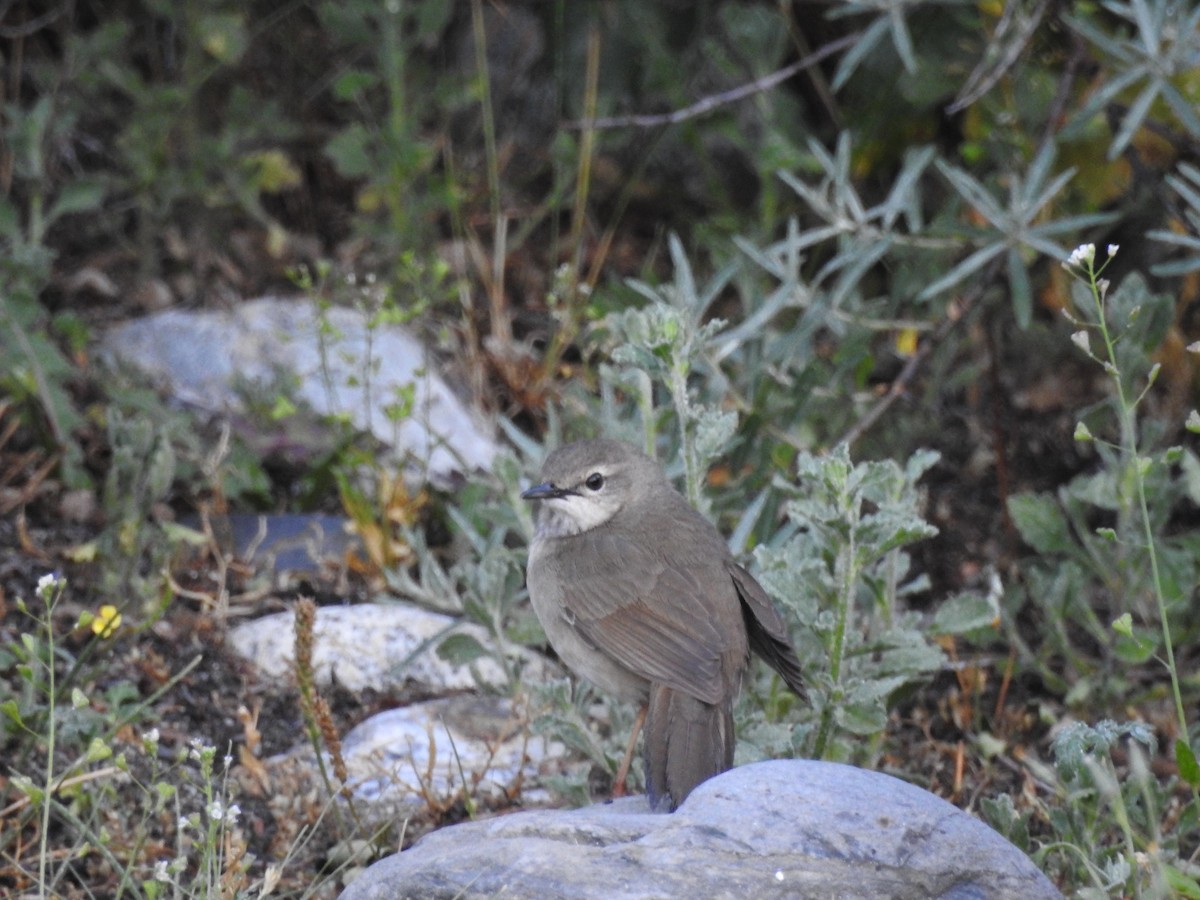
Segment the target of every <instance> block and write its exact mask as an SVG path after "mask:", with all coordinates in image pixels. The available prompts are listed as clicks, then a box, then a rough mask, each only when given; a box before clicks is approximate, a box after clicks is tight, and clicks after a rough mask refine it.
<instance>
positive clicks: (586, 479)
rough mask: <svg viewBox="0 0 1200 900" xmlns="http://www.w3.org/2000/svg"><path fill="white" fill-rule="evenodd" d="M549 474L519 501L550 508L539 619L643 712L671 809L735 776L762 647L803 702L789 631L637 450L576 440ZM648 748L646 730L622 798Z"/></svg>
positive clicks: (532, 581) (587, 675) (655, 793)
mask: <svg viewBox="0 0 1200 900" xmlns="http://www.w3.org/2000/svg"><path fill="white" fill-rule="evenodd" d="M539 477H540V481H539V483H538V484H536V485H534V486H533V487H530V488H529V489H528V490H526V491H524V492H523V493H522V494H521V496H522V498H524V499H525V500H530V501H537V502H538V504H539V507H540V508H539V509H538V511H537V524H536V528H535V531H534V538H533V541H532V542H531V545H530V551H529V561H528V566H527V569H526V583H527V586H528V589H529V597H530V601H531V603H532V606H533V609H534V612H535V613H536V615H537V617H538V620H539V621H540V622H541V624H542V629H543V631H545V633H546V638H547V640H548V641H549V643H550V646H551V647H552V648H553V649H554V651H555V653H556V654H557V655H558V657H559V658H560V659H561V660H562V661H563V662H564V663H565V664H566V666H567V667H568V668H569V669H570V670H571V671H572V672H574V673H575V675H577V676H579V677H581V678H583V679H585V680H587V681H589V682H591V683H592V684H593V685H595V686H596V687H597V688H599V689H600V690H601V691H603V692H605V693H607V694H611V695H613V696H615V697H617V698H620V699H622V700H626V701H631V702H634V703H637V704H638V705H639V709H640V713H639V718H638V724H639V725H640V724H641V722H642V719H643V717H644V722H645V730H644V737H643V760H644V766H645V781H646V789H647V794H648V795H649V801H650V805H651V808H652V809H654V810H666V811H672V812H673V811H674V810H675V809H676V808H677V807H678V806H679V804H681V803H682V802H683V801H684V800H685V799H686V798H687V796H688V794H690V793H691V792H692V790H693V789H694V788H695V787H696V786H697V785H698V784H700V783H701V782H703V781H705V780H707V779H709V778H711V777H713V776H714V775H718V774H720V773H721V772H724V771H726V770H728V769H730V768H732V766H733V754H734V746H735V741H736V735H735V734H734V725H733V705H734V702H735V701H736V699H737V696H738V693H739V692H740V690H741V686H742V681H743V678H744V676H745V672H746V669H747V667H748V665H749V662H750V651H751V650H753V651H754V652H755V653H757V654H758V655H759V656H761V657H762V658H763V659H764V660H765V661H766V662H767V663H768V664H769V665H770V666H771V667H772V668H773V669H774V670H775V671H776V672H778V673H779V675H780V676H781V677H782V678H783V680H784V682H785V683H786V684H787V685H788V687H789V688H791V690H792V691H794V692H795V693H796V694H797V695H798V696H800V697H804V696H805V692H804V682H803V675H802V670H801V665H800V661H799V659H798V658H797V656H796V651H795V648H794V645H793V644H792V641H791V637H790V635H789V633H788V629H787V626H786V624H785V622H784V620H783V618H782V616H781V615H780V614H779V612H778V610H777V609H776V608H775V605H774V603H773V602H772V600H771V598H770V596H769V595H768V594H767V592H766V591H765V590H764V589H763V588H762V586H761V585H760V584H759V583H758V582H757V581H755V580H754V577H753V576H752V575H751V574H750V573H749V572H748V571H747V570H746V569H745V568H743V567H742V566H741V565H739V564H738V563H737V562H736V561H735V560H734V558H733V555H732V553H731V552H730V550H729V547H728V545H727V544H726V542H725V540H724V538H722V536H721V533H720V532H719V531H718V530H717V528H716V527H715V526H714V525H713V524H712V523H711V522H709V521H708V519H706V518H705V517H704V516H703V515H702V514H701V513H700V512H699V511H697V510H696V509H695V508H694V507H693V506H692V505H691V504H690V503H689V502H688V501H687V500H686V499H685V498H684V497H683V495H682V494H680V493H679V491H677V490H676V489H675V487H674V486H673V485H672V484H671V481H670V480H669V479H668V478H667V476H666V474H665V472H664V471H663V469H662V468H661V466H659V464H658V463H657V462H655V461H654V460H653V459H651V458H650V457H649V456H647V455H645V454H644V453H642V452H641V451H640V450H638V449H637V448H635V447H633V446H632V445H630V444H627V443H625V442H623V441H618V440H612V439H608V438H598V439H590V440H583V441H577V442H575V443H570V444H566V445H564V446H561V447H559V448H558V449H556V450H554V451H553V452H551V453H550V454H549V455H548V456H547V457H546V459H545V461H544V463H543V465H542V469H541V473H540V476H539ZM636 738H637V726H635V730H634V735H633V737H631V739H630V745H629V752H628V753H627V755H626V760H625V763H624V764H623V765H622V767H621V770H619V772H618V775H617V781H616V784H615V786H614V787H615V788H621V787H623V781H624V775H625V773H626V772H627V769H628V764H629V758H630V757H631V756H632V753H633V748H634V745H635V741H636ZM614 793H618V791H617V790H614Z"/></svg>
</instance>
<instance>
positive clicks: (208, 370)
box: [100, 297, 497, 482]
mask: <svg viewBox="0 0 1200 900" xmlns="http://www.w3.org/2000/svg"><path fill="white" fill-rule="evenodd" d="M100 351H101V355H102V356H104V357H107V358H110V359H115V360H119V361H121V362H124V363H126V364H128V365H131V366H134V367H136V368H138V369H140V370H141V371H143V372H144V373H146V374H147V375H149V376H150V377H151V378H152V379H153V380H154V381H155V382H156V383H158V385H159V386H160V387H161V388H162V389H164V390H166V391H168V392H169V393H170V394H172V395H173V396H174V397H176V398H177V399H179V400H180V401H182V402H184V403H187V404H191V405H193V406H196V407H199V408H200V409H202V410H205V411H207V412H211V413H221V414H228V413H231V412H239V411H241V410H242V408H243V403H242V398H241V396H240V394H239V390H238V388H239V385H241V384H250V385H254V386H256V388H257V389H267V390H273V389H277V388H278V385H279V383H280V379H281V377H282V378H283V379H284V383H285V384H287V385H289V387H288V388H287V390H288V391H289V392H291V393H289V394H288V396H292V397H293V398H294V399H296V400H299V401H301V402H303V403H305V404H306V405H308V406H309V407H311V408H312V409H313V410H314V411H315V412H317V413H319V414H323V415H324V414H345V415H348V416H349V417H350V419H351V421H352V422H353V424H354V426H355V427H356V428H359V429H361V430H363V431H369V432H370V433H372V434H373V435H374V436H375V437H376V438H378V439H379V441H380V442H382V443H383V444H384V445H385V446H387V447H390V448H391V450H392V454H393V459H394V460H395V461H397V462H402V463H404V464H405V465H407V466H408V467H409V468H410V470H415V471H417V472H420V473H424V472H425V471H428V473H429V476H430V478H431V479H432V480H434V481H439V482H447V481H449V480H450V479H451V478H452V476H453V475H454V474H455V473H458V472H464V471H466V472H469V471H471V470H474V469H486V468H487V467H488V466H489V465H490V464H491V462H492V459H493V457H494V456H495V454H496V450H497V445H496V443H495V440H494V438H493V430H492V429H491V428H490V427H487V426H485V425H484V424H483V423H482V422H481V420H480V417H479V416H478V415H477V414H475V413H473V412H472V411H471V410H469V409H468V408H467V407H466V405H464V404H463V403H462V402H461V401H460V400H459V399H458V398H457V397H456V396H455V395H454V394H453V392H452V391H451V390H450V388H449V387H448V386H447V385H446V383H445V382H444V381H442V379H441V378H439V377H438V375H437V374H436V373H435V372H434V360H433V359H432V357H431V355H430V354H429V352H428V351H426V350H425V348H423V347H422V345H421V343H420V342H419V341H418V340H417V339H416V338H414V337H413V336H412V335H411V334H409V333H408V332H407V331H405V330H404V329H403V328H401V327H399V326H398V325H390V324H377V325H375V326H374V327H370V324H369V319H368V317H367V315H366V314H365V313H363V312H360V311H358V310H355V309H346V308H342V307H334V308H331V309H328V310H325V311H324V312H321V311H319V310H318V309H317V306H316V304H315V303H314V302H313V301H311V300H308V299H307V298H303V297H295V298H288V299H282V298H276V297H265V298H262V299H259V300H253V301H249V302H247V303H243V304H241V305H240V306H238V307H237V308H236V309H234V310H231V311H224V310H221V311H194V310H167V311H165V312H161V313H156V314H154V315H150V316H146V317H144V318H141V319H136V320H134V321H131V322H127V323H125V324H123V325H120V326H117V327H116V328H114V329H112V330H110V331H109V332H108V333H107V334H106V335H105V337H104V339H103V342H102V345H101V348H100ZM293 380H294V382H295V383H294V384H291V382H293ZM367 385H369V386H370V390H369V393H368V391H367V387H366V386H367ZM409 390H411V391H414V398H413V399H414V404H413V410H412V414H411V415H410V416H408V417H407V418H404V419H401V420H400V421H393V420H392V418H391V417H389V414H388V408H389V407H390V406H392V405H394V404H395V403H396V402H397V398H398V397H399V396H400V395H401V394H402V393H403V392H404V391H409Z"/></svg>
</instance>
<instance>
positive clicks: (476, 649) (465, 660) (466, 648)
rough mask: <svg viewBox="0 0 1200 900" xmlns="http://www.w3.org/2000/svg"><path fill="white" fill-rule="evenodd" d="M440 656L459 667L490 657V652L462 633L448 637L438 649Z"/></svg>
mask: <svg viewBox="0 0 1200 900" xmlns="http://www.w3.org/2000/svg"><path fill="white" fill-rule="evenodd" d="M437 653H438V656H440V657H441V658H442V659H444V660H446V661H447V662H449V663H453V664H454V665H457V666H465V665H468V664H470V663H473V662H474V661H475V660H477V659H479V658H481V657H484V656H488V655H489V654H488V650H487V648H486V647H484V646H483V644H481V643H480V642H479V641H478V640H476V639H475V638H473V637H472V636H471V635H469V634H463V633H461V632H459V633H457V634H452V635H449V636H448V637H446V638H445V639H444V640H443V641H442V642H441V643H440V644H438V648H437Z"/></svg>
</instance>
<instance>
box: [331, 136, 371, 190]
mask: <svg viewBox="0 0 1200 900" xmlns="http://www.w3.org/2000/svg"><path fill="white" fill-rule="evenodd" d="M371 143H372V142H371V133H370V132H369V131H368V130H367V129H366V127H365V126H363V125H360V124H357V123H355V124H352V125H348V126H347V127H346V128H343V129H342V130H341V131H340V132H338V133H337V134H335V135H334V136H333V137H332V138H330V139H329V143H327V144H326V145H325V155H326V156H328V157H329V159H330V161H331V162H332V163H333V167H334V168H335V169H337V170H338V174H339V175H342V176H343V177H345V178H366V177H367V176H369V175H371V174H372V172H373V171H374V160H373V159H372V155H371V149H370V148H371Z"/></svg>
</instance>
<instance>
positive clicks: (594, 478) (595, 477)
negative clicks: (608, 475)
mask: <svg viewBox="0 0 1200 900" xmlns="http://www.w3.org/2000/svg"><path fill="white" fill-rule="evenodd" d="M584 484H586V485H587V489H588V490H589V491H598V490H600V488H602V487H604V476H603V475H601V474H600V473H599V472H593V473H592V474H591V475H589V476H588V477H587V481H585V482H584Z"/></svg>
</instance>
